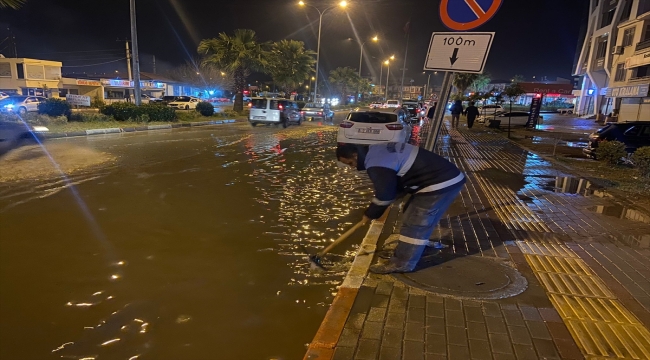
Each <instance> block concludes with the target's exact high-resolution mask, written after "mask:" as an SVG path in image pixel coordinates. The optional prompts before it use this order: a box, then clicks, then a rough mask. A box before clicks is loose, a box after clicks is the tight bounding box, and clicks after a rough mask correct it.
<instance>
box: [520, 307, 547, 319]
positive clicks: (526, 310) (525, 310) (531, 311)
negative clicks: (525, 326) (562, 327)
mask: <svg viewBox="0 0 650 360" xmlns="http://www.w3.org/2000/svg"><path fill="white" fill-rule="evenodd" d="M519 309H520V310H521V315H522V316H523V317H524V320H529V321H543V320H542V317H541V316H540V315H539V312H538V311H537V308H534V307H532V306H520V307H519Z"/></svg>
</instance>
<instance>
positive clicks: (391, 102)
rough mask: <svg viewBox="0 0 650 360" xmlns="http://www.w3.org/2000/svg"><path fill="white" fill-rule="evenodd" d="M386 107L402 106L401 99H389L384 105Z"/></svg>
mask: <svg viewBox="0 0 650 360" xmlns="http://www.w3.org/2000/svg"><path fill="white" fill-rule="evenodd" d="M383 107H384V108H385V109H396V108H400V107H402V104H400V101H399V100H388V101H386V103H385V104H384V106H383Z"/></svg>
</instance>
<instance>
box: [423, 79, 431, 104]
mask: <svg viewBox="0 0 650 360" xmlns="http://www.w3.org/2000/svg"><path fill="white" fill-rule="evenodd" d="M430 84H431V73H429V77H428V78H427V89H426V91H425V92H424V100H426V99H428V97H427V94H428V93H430V92H431V91H429V85H430Z"/></svg>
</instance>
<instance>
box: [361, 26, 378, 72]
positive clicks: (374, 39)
mask: <svg viewBox="0 0 650 360" xmlns="http://www.w3.org/2000/svg"><path fill="white" fill-rule="evenodd" d="M378 40H379V38H378V37H377V36H375V37H374V38H372V41H378ZM357 42H358V41H357ZM367 42H368V41H367V40H366V41H364V42H363V43H361V55H360V56H359V77H361V67H362V66H363V46H364V45H366V43H367Z"/></svg>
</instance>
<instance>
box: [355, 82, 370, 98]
mask: <svg viewBox="0 0 650 360" xmlns="http://www.w3.org/2000/svg"><path fill="white" fill-rule="evenodd" d="M371 91H372V82H370V80H368V79H365V78H359V79H358V80H357V92H358V93H359V94H361V98H365V95H366V94H368V93H370V92H371Z"/></svg>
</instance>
